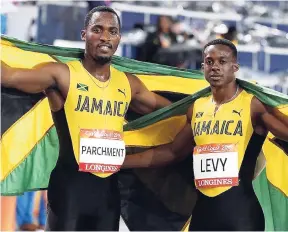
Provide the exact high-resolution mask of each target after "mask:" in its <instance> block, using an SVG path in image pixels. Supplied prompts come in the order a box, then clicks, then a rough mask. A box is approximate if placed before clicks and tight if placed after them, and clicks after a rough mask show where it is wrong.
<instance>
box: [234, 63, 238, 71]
mask: <svg viewBox="0 0 288 232" xmlns="http://www.w3.org/2000/svg"><path fill="white" fill-rule="evenodd" d="M238 70H239V64H238V63H236V64H234V65H233V71H234V72H237V71H238Z"/></svg>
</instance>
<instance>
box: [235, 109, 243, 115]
mask: <svg viewBox="0 0 288 232" xmlns="http://www.w3.org/2000/svg"><path fill="white" fill-rule="evenodd" d="M242 110H243V109H241V110H240V111H239V112H238V111H236V110H233V111H232V114H233V113H234V114H238V115H239V117H241V112H242Z"/></svg>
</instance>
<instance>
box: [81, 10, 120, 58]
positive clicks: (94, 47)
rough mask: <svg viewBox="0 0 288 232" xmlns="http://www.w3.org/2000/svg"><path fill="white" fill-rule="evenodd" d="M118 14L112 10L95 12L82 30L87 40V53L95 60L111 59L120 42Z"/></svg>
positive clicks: (83, 37)
mask: <svg viewBox="0 0 288 232" xmlns="http://www.w3.org/2000/svg"><path fill="white" fill-rule="evenodd" d="M119 27H120V25H119V23H118V20H117V16H116V15H115V14H113V13H110V12H95V13H94V14H93V15H92V18H91V20H90V23H89V25H88V26H87V28H86V29H85V30H83V31H82V32H81V36H82V40H84V41H85V42H86V53H87V54H89V55H90V56H91V57H93V59H94V60H95V61H98V62H102V63H105V61H106V62H108V61H110V60H111V58H112V56H113V54H114V53H115V52H116V50H117V47H118V45H119V42H120V38H121V35H120V28H119Z"/></svg>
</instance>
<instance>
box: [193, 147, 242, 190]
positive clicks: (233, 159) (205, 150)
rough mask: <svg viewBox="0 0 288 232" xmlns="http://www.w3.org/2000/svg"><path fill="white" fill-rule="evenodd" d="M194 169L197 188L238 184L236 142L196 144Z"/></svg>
mask: <svg viewBox="0 0 288 232" xmlns="http://www.w3.org/2000/svg"><path fill="white" fill-rule="evenodd" d="M193 169H194V176H195V184H196V187H197V188H211V187H223V186H237V185H238V173H239V171H238V152H237V150H236V146H235V144H228V143H221V144H206V145H202V146H196V147H195V148H194V152H193Z"/></svg>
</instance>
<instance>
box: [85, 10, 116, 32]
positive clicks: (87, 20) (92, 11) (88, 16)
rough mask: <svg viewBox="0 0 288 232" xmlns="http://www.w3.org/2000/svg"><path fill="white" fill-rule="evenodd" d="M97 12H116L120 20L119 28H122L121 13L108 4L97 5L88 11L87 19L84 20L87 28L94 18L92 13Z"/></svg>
mask: <svg viewBox="0 0 288 232" xmlns="http://www.w3.org/2000/svg"><path fill="white" fill-rule="evenodd" d="M95 12H110V13H112V14H115V15H116V16H117V20H118V23H119V29H120V28H121V22H120V18H119V15H118V14H117V13H116V11H115V10H113V9H112V8H111V7H108V6H97V7H94V8H93V9H92V10H90V11H89V12H88V14H87V15H86V17H85V21H84V27H85V28H87V27H88V25H89V23H90V20H91V18H92V15H93V14H94V13H95Z"/></svg>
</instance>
